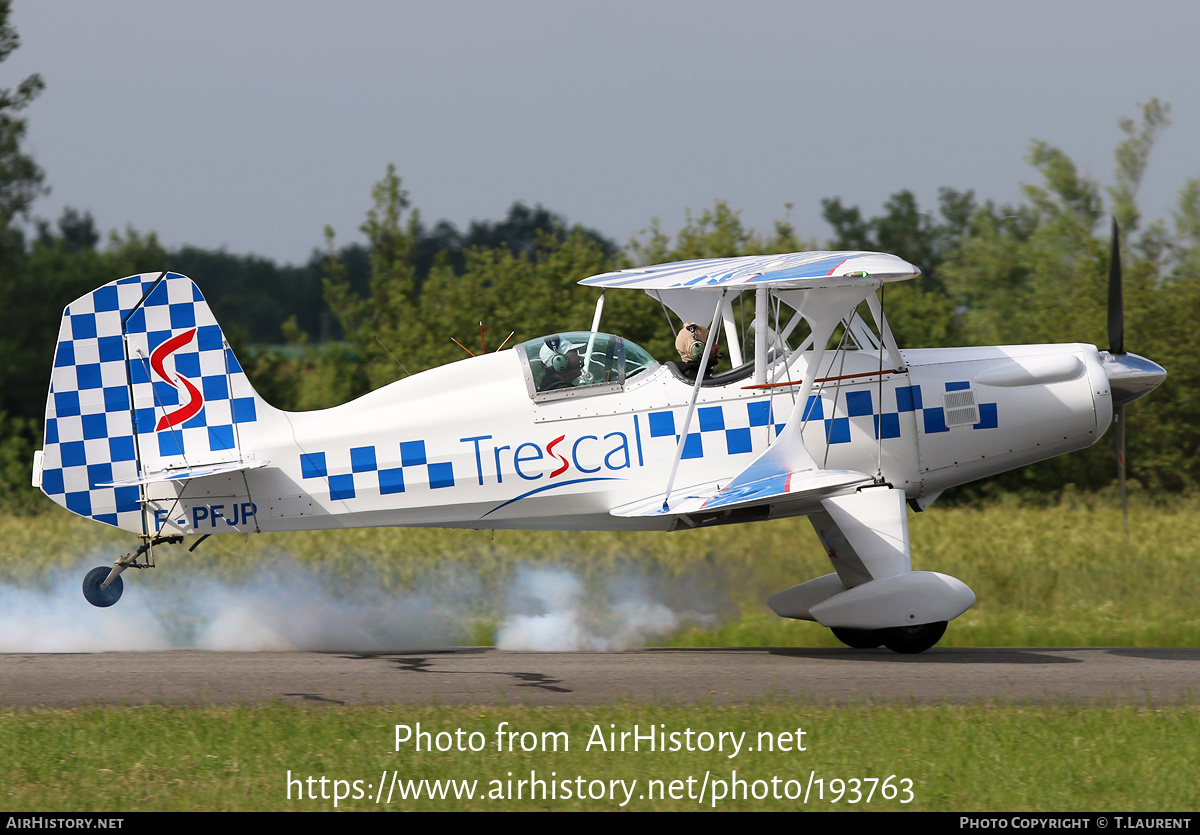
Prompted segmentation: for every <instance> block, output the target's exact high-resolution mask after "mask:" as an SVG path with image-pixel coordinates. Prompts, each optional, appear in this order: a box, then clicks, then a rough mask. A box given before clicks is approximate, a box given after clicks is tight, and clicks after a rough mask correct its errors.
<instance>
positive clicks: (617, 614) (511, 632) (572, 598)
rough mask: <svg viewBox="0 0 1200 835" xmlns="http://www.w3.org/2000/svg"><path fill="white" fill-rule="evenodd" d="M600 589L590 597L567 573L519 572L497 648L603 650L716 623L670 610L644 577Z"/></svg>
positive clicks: (612, 580)
mask: <svg viewBox="0 0 1200 835" xmlns="http://www.w3.org/2000/svg"><path fill="white" fill-rule="evenodd" d="M603 585H604V589H603V591H602V592H599V593H596V594H591V593H589V592H588V590H587V589H586V588H585V586H584V583H583V581H582V580H581V579H580V578H579V576H578V575H576V574H574V573H572V572H569V571H567V570H566V569H561V568H521V569H519V570H518V572H517V575H516V577H515V578H514V580H513V582H512V584H511V587H510V589H509V599H508V606H507V613H506V615H505V618H504V620H503V621H502V622H501V624H500V627H499V628H498V629H497V630H496V646H497V648H499V649H507V650H530V651H534V652H576V651H581V650H582V651H593V652H607V651H613V650H622V649H629V648H631V647H639V646H644V645H645V644H646V643H647V642H649V641H654V640H661V639H663V638H667V637H669V636H670V635H671V634H672V633H674V632H675V631H677V630H678V629H679V628H680V627H681V626H683V625H684V624H686V623H689V622H698V623H711V622H713V621H715V620H716V617H715V615H711V614H699V613H696V612H692V611H684V612H679V611H675V610H673V609H672V608H670V607H669V606H667V604H666V603H664V602H663V601H662V600H659V599H657V598H656V596H655V594H654V592H653V590H652V588H651V585H652V584H651V583H650V582H649V581H647V580H645V579H644V578H640V577H637V576H632V575H626V576H619V577H613V578H609V579H608V580H607V581H606V582H605V583H604V584H603Z"/></svg>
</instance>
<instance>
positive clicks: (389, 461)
mask: <svg viewBox="0 0 1200 835" xmlns="http://www.w3.org/2000/svg"><path fill="white" fill-rule="evenodd" d="M331 461H332V462H334V463H332V464H331V463H330V462H331ZM300 475H301V476H302V477H303V478H306V479H309V478H320V479H325V481H326V482H327V483H328V485H329V498H331V499H339V500H344V499H353V498H357V497H359V496H364V495H387V494H389V493H403V492H405V491H406V490H407V489H411V488H413V487H417V486H421V485H428V486H429V488H430V489H433V490H437V489H439V488H441V487H453V486H454V466H453V465H452V464H451V462H449V461H441V462H433V461H430V460H429V459H428V457H427V456H426V454H425V442H424V441H403V442H401V443H400V444H399V445H396V444H380V445H378V446H361V447H354V448H352V449H351V450H350V451H349V454H347V453H345V452H341V453H331V452H310V453H304V454H302V455H301V456H300Z"/></svg>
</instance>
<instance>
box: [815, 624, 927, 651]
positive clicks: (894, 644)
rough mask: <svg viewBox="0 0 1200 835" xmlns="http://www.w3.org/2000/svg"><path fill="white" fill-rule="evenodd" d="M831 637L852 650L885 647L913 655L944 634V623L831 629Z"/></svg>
mask: <svg viewBox="0 0 1200 835" xmlns="http://www.w3.org/2000/svg"><path fill="white" fill-rule="evenodd" d="M832 631H833V635H834V637H835V638H837V639H838V640H839V641H841V642H842V643H843V644H845V645H846V646H848V647H853V648H854V649H875V648H876V647H878V646H885V647H887V648H888V649H890V650H891V651H892V652H899V653H902V654H904V655H915V654H916V653H918V652H924V651H925V650H927V649H929V648H930V647H932V646H933V645H934V644H936V643H937V642H938V641H940V640H941V639H942V636H943V635H944V634H946V621H944V620H940V621H937V622H936V623H922V624H920V625H919V626H894V627H892V628H890V629H848V628H846V627H842V626H834V627H832Z"/></svg>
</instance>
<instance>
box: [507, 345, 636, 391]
mask: <svg viewBox="0 0 1200 835" xmlns="http://www.w3.org/2000/svg"><path fill="white" fill-rule="evenodd" d="M517 350H522V351H524V352H525V357H526V359H528V361H529V362H528V368H529V371H530V373H531V374H532V376H533V380H532V382H533V389H534V391H535V392H536V393H538V394H542V393H545V392H554V391H563V392H568V391H573V390H578V389H581V388H590V387H593V386H595V387H603V389H602V390H605V391H607V390H610V389H612V388H616V389H619V388H621V387H622V386H623V385H624V384H625V380H627V379H628V378H630V377H633V376H634V375H636V374H640V373H642V372H643V371H646V370H647V369H650V368H653V367H655V366H657V365H658V363H657V362H656V361H655V359H654V357H652V356H650V354H649V353H648V352H647V351H646V350H645V349H644V348H642V347H640V346H638V345H635V344H634V343H632V342H629V341H628V340H625V339H622V338H621V337H619V336H614V335H612V334H609V333H596V332H592V331H562V332H560V333H555V334H551V335H549V336H539V337H538V338H536V339H530V340H529V341H528V342H524V343H522V344H521V345H518V346H517ZM596 393H599V391H597V392H596Z"/></svg>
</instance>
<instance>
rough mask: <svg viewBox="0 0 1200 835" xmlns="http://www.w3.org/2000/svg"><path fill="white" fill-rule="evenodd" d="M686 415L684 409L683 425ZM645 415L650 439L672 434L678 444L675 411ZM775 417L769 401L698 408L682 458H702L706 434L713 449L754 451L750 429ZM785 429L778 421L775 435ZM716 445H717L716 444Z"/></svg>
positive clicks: (733, 451)
mask: <svg viewBox="0 0 1200 835" xmlns="http://www.w3.org/2000/svg"><path fill="white" fill-rule="evenodd" d="M685 414H686V412H683V413H681V414H680V416H679V423H680V428H682V424H683V417H684V415H685ZM646 418H647V420H648V422H649V424H650V437H651V438H664V437H669V438H671V440H672V441H673V442H674V443H679V432H678V430H677V429H676V425H675V424H676V417H675V412H673V411H670V410H667V411H662V412H650V414H648V415H647V416H646ZM774 420H775V417H774V415H773V413H772V411H771V403H770V401H768V400H760V401H756V402H754V403H730V404H727V405H717V406H701V407H699V408H698V409H696V415H695V417H694V418H693V419H692V425H691V427H690V431H689V432H688V434H687V440H685V441H684V444H683V458H684V459H688V458H703V457H704V452H705V436H706V435H707V436H708V444H709V451H710V452H712V451H714V450H720V451H722V452H725V453H727V454H729V455H740V454H742V453H745V452H753V451H754V446H753V443H752V441H751V430H752V429H753V428H754V427H757V426H771V425H772V424H773V423H774ZM782 429H783V424H775V432H776V434H778V433H779V432H780V431H781V430H782ZM697 430H698V431H697ZM722 443H723V444H724V447H723V448H722V447H721V444H722ZM713 444H716V445H717V446H713Z"/></svg>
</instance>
